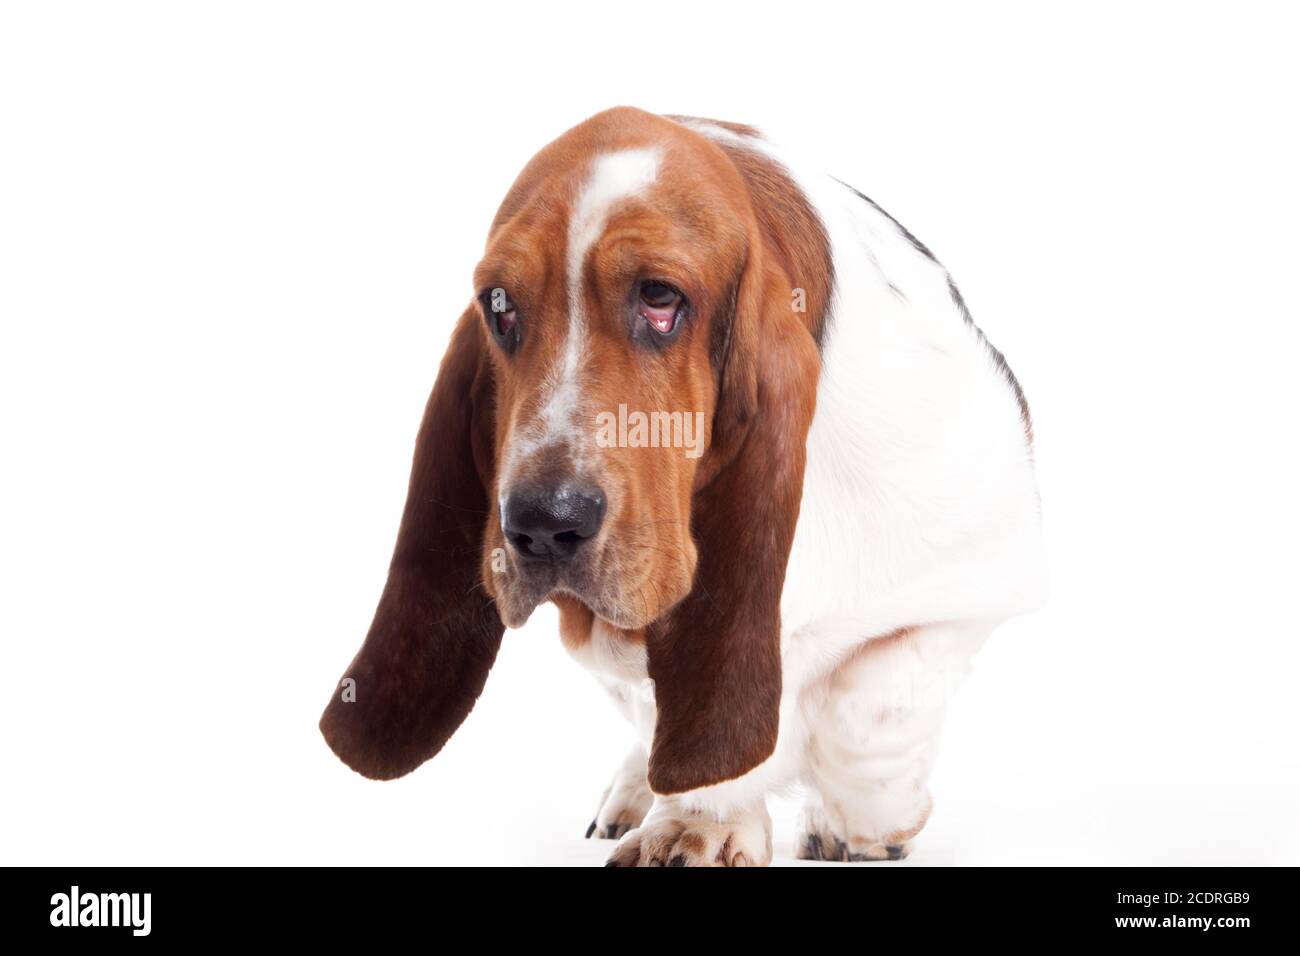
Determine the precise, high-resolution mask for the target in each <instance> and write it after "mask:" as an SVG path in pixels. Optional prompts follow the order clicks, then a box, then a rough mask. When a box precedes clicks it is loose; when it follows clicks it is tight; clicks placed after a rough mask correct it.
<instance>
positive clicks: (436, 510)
mask: <svg viewBox="0 0 1300 956" xmlns="http://www.w3.org/2000/svg"><path fill="white" fill-rule="evenodd" d="M477 322H478V317H477V312H476V310H474V309H473V308H472V307H471V308H470V309H469V310H468V311H467V312H466V313H465V314H464V315H462V316H461V318H460V321H459V323H458V324H457V326H456V331H455V332H454V333H453V335H452V340H451V346H450V347H449V348H448V350H447V354H446V356H445V357H444V358H443V360H442V368H441V370H440V371H439V372H438V380H437V382H436V383H435V384H434V386H433V394H432V395H431V396H430V397H429V403H428V405H427V407H426V408H425V412H424V421H423V423H422V424H421V425H420V434H419V437H418V438H417V439H416V442H415V461H414V464H413V466H412V469H411V483H410V489H409V491H408V492H407V499H406V509H405V511H404V512H403V514H402V524H401V528H400V530H399V531H398V534H397V546H396V548H395V549H394V552H393V560H392V564H391V565H390V567H389V571H388V582H387V584H385V585H384V591H383V594H382V596H381V597H380V599H379V608H378V610H376V612H375V620H374V623H373V624H371V626H370V632H369V634H367V635H366V640H365V643H364V644H363V645H362V646H361V650H360V652H358V654H357V656H356V659H355V660H353V661H352V664H351V666H350V667H349V668H348V669H347V671H346V672H345V673H344V675H343V679H342V680H341V681H340V684H339V686H338V687H337V688H336V689H335V692H334V696H333V698H332V699H331V700H330V702H329V706H327V707H326V708H325V713H324V715H322V717H321V721H320V729H321V733H323V734H324V735H325V740H326V742H327V743H328V744H329V745H330V747H331V748H332V749H333V750H334V752H335V753H336V754H338V756H339V757H340V758H341V759H342V760H343V762H344V763H346V764H347V765H348V766H349V767H351V768H352V769H353V770H355V771H357V772H358V773H360V774H362V775H364V776H366V777H372V778H375V779H380V780H387V779H391V778H393V777H400V776H401V775H402V774H404V773H407V772H409V771H411V770H413V769H415V768H416V767H418V766H419V765H420V764H422V763H424V761H426V760H428V759H429V758H430V757H432V756H433V755H434V754H436V753H437V752H438V751H439V750H440V749H442V745H443V744H444V743H446V742H447V739H448V738H449V737H450V736H451V735H452V733H453V732H455V730H456V728H457V727H459V726H460V723H461V721H463V720H464V719H465V716H466V715H467V714H468V713H469V712H470V709H471V708H472V707H473V706H474V701H475V700H477V699H478V695H479V693H480V692H481V691H482V690H483V683H484V681H486V680H487V674H488V670H489V669H490V668H491V667H492V662H493V661H494V660H495V659H496V654H497V649H498V648H499V647H500V645H501V634H502V630H503V628H502V625H501V619H500V618H499V617H498V616H497V611H496V605H495V604H494V603H493V601H492V599H491V598H490V597H489V596H488V595H487V593H486V592H485V591H484V590H483V586H482V584H481V583H480V565H481V559H482V554H481V551H482V547H483V533H484V529H485V527H486V522H487V516H488V503H487V490H486V489H487V488H488V487H490V486H491V482H492V475H493V453H492V430H493V386H492V377H491V376H492V372H491V364H490V362H489V361H488V358H487V356H486V354H485V349H484V343H483V336H482V334H481V333H482V330H481V329H479V328H477V327H476V324H477Z"/></svg>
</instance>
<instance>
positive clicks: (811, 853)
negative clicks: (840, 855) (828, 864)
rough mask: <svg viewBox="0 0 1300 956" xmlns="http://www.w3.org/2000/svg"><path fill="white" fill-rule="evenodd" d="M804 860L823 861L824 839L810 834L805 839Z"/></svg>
mask: <svg viewBox="0 0 1300 956" xmlns="http://www.w3.org/2000/svg"><path fill="white" fill-rule="evenodd" d="M803 858H804V859H805V860H820V859H822V838H821V837H820V836H818V835H817V834H816V833H809V834H808V835H807V836H805V837H804V838H803Z"/></svg>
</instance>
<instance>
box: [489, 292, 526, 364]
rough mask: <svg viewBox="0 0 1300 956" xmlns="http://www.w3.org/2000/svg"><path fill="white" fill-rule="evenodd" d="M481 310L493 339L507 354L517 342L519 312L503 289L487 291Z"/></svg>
mask: <svg viewBox="0 0 1300 956" xmlns="http://www.w3.org/2000/svg"><path fill="white" fill-rule="evenodd" d="M483 310H484V312H485V313H486V314H487V321H488V327H489V328H490V329H491V330H492V335H493V337H494V338H495V339H496V340H497V341H498V342H499V343H500V344H501V347H502V348H504V349H505V350H506V351H507V352H509V351H511V350H513V349H514V347H515V345H516V343H517V342H518V340H519V311H518V309H516V308H515V304H514V302H513V301H512V300H511V298H510V296H509V295H507V294H506V290H505V289H489V290H487V291H486V292H484V293H483Z"/></svg>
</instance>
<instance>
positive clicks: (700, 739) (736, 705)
mask: <svg viewBox="0 0 1300 956" xmlns="http://www.w3.org/2000/svg"><path fill="white" fill-rule="evenodd" d="M790 293H791V290H790V281H789V279H787V278H786V277H785V276H784V275H783V274H782V272H781V271H780V270H778V269H765V268H764V266H763V264H762V263H761V262H758V261H755V260H753V259H751V262H750V264H749V267H748V269H747V274H746V277H745V278H744V279H743V281H742V283H741V285H740V293H739V295H738V298H737V305H736V311H735V316H734V318H733V320H732V323H731V325H732V328H731V329H730V330H729V336H728V338H729V342H728V344H727V355H726V361H725V363H723V365H722V368H721V383H720V389H719V400H718V407H717V410H716V412H715V415H714V424H713V432H712V438H711V441H710V449H709V453H708V455H707V456H706V458H705V459H704V460H703V461H702V463H701V478H702V480H703V481H704V482H705V484H703V486H702V487H700V488H699V490H697V492H696V494H695V498H694V502H693V506H692V515H691V528H692V533H693V535H694V537H695V541H696V545H697V548H698V552H699V560H698V564H697V567H696V572H695V580H694V586H693V588H692V590H691V593H690V594H689V595H688V596H687V597H686V598H685V600H683V601H682V602H681V603H680V604H678V605H677V607H675V608H674V609H673V611H672V612H671V613H670V614H669V615H668V616H667V617H665V618H663V619H661V620H660V621H657V622H656V623H655V624H653V625H651V626H650V627H649V628H647V630H646V646H647V650H648V657H649V661H648V663H649V673H650V676H651V678H653V680H654V682H655V703H656V707H657V712H658V715H657V718H656V723H655V734H654V744H653V748H652V750H651V754H650V787H651V789H652V790H654V791H655V792H656V793H661V794H669V793H680V792H682V791H685V790H693V789H696V788H698V787H703V786H707V785H710V784H715V783H721V782H722V781H724V780H730V779H733V778H735V777H738V776H740V775H741V774H743V773H745V772H746V771H748V770H751V769H753V768H754V767H755V766H757V765H758V764H759V763H761V762H762V761H763V760H765V759H766V758H767V757H768V756H770V755H771V753H772V751H773V749H774V748H775V746H776V736H777V726H778V710H779V707H780V701H781V609H780V602H781V587H782V584H783V582H784V581H785V569H786V563H787V562H788V560H789V557H790V547H791V544H792V542H793V540H794V529H795V523H796V522H797V520H798V516H799V500H800V496H801V494H802V490H803V470H804V458H805V448H804V446H805V443H806V440H807V434H808V426H809V424H810V423H811V421H812V415H813V407H814V404H815V402H816V382H817V374H818V367H819V361H820V360H819V356H818V352H817V345H816V342H815V341H814V339H813V337H812V334H811V333H810V332H809V331H808V328H807V327H806V326H805V324H804V323H803V322H802V321H801V320H800V317H799V315H797V314H795V313H793V312H792V311H791V310H790V306H789V303H790V298H791V295H790Z"/></svg>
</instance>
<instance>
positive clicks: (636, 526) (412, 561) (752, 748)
mask: <svg viewBox="0 0 1300 956" xmlns="http://www.w3.org/2000/svg"><path fill="white" fill-rule="evenodd" d="M829 261H830V257H829V250H828V248H827V240H826V236H825V232H824V229H823V228H822V226H821V223H820V222H819V221H818V220H817V217H816V215H815V214H814V213H813V212H812V210H811V209H810V207H809V206H808V203H807V201H806V200H805V199H804V197H803V195H802V193H801V192H800V191H799V189H798V188H797V187H796V186H795V184H794V183H793V182H792V181H791V180H790V178H789V176H788V174H787V173H786V172H785V171H784V170H783V169H782V168H781V167H780V166H779V165H777V164H776V163H775V162H774V161H773V160H771V159H770V158H768V157H767V156H766V154H765V153H763V151H762V150H761V148H760V146H759V144H758V141H757V140H756V139H754V136H753V133H752V131H750V130H747V129H745V128H742V127H732V126H725V125H722V124H714V123H707V122H703V121H688V120H672V119H667V118H663V117H658V116H653V115H651V114H648V113H644V112H641V111H639V110H633V109H616V110H610V111H608V112H605V113H602V114H599V115H598V116H596V117H593V118H592V119H591V120H588V121H587V122H586V123H583V124H582V125H580V126H578V127H576V128H575V129H573V130H570V131H569V132H568V133H566V134H565V135H564V136H562V137H560V139H558V140H556V141H555V142H554V143H552V144H551V145H549V146H547V147H546V148H545V149H543V150H542V151H541V152H540V153H539V154H538V155H537V156H536V157H535V158H534V159H533V160H532V162H530V163H529V164H528V166H527V167H526V168H525V169H524V170H523V172H522V173H521V174H520V176H519V178H518V180H517V181H516V182H515V184H514V186H513V187H512V188H511V190H510V192H509V194H508V195H507V196H506V198H505V201H504V202H503V203H502V206H501V208H500V210H499V211H498V213H497V216H496V218H495V220H494V221H493V224H492V228H491V231H490V234H489V237H488V242H487V247H486V250H485V253H484V255H483V257H482V260H481V261H480V263H479V265H478V267H477V268H476V269H475V272H474V301H473V303H472V304H471V306H470V307H469V309H467V310H466V312H465V313H464V314H463V315H462V316H461V319H460V322H459V324H458V326H457V329H456V332H455V334H454V337H453V340H452V343H451V347H450V349H449V351H448V354H447V356H446V357H445V358H444V360H443V367H442V371H441V372H440V374H439V377H438V381H437V384H436V385H435V387H434V393H433V396H432V397H431V399H430V404H429V407H428V409H427V411H426V415H425V421H424V424H423V426H422V428H421V434H420V437H419V439H418V440H417V448H416V459H415V465H414V469H413V472H412V477H411V488H410V494H409V497H408V501H407V507H406V512H405V514H404V516H403V522H402V528H401V532H400V534H399V538H398V543H397V548H396V552H395V554H394V559H393V566H392V569H391V571H390V576H389V581H388V585H387V587H386V588H385V593H384V596H383V598H382V599H381V602H380V607H379V611H378V612H377V614H376V619H375V623H374V625H373V626H372V629H371V633H370V635H369V636H368V638H367V641H366V644H365V645H364V646H363V648H362V650H361V653H360V654H358V656H357V659H356V660H355V661H354V662H353V665H352V668H351V669H350V670H349V672H348V674H347V675H346V677H347V678H348V679H349V680H350V681H352V682H353V683H352V684H351V685H350V686H351V689H352V693H353V698H354V699H352V700H345V699H344V696H343V695H342V694H340V695H339V696H338V699H336V700H335V701H333V702H332V703H331V704H330V706H329V708H327V710H326V713H325V716H324V718H323V720H322V729H323V730H324V732H325V735H326V738H327V739H328V740H329V742H330V744H331V746H333V747H334V748H335V750H336V751H337V752H338V753H339V755H340V756H341V757H342V758H343V759H344V760H345V761H346V762H348V763H349V764H350V765H351V766H353V767H354V768H356V769H358V770H360V771H361V772H362V773H365V774H367V775H369V776H377V777H390V776H396V775H399V774H401V773H405V772H406V771H408V770H410V769H412V768H413V767H414V766H416V765H418V764H419V763H420V762H422V761H423V760H424V759H427V758H428V757H429V756H432V755H433V753H436V752H437V750H438V749H439V748H440V747H441V745H442V743H443V742H444V741H445V740H446V739H447V737H448V736H450V734H451V733H452V731H454V729H455V727H456V726H457V725H458V724H459V723H460V721H461V720H462V719H463V718H464V716H465V714H466V713H468V711H469V709H470V707H471V706H472V705H473V701H474V699H475V698H476V697H477V695H478V693H479V691H480V690H481V688H482V685H483V682H484V680H485V679H486V675H487V672H488V669H489V668H490V666H491V663H492V660H493V658H494V656H495V653H496V648H497V646H498V643H499V641H500V636H501V630H502V623H503V622H504V624H505V625H508V626H512V627H514V626H519V625H521V624H523V622H524V621H525V620H527V618H528V616H529V615H530V614H531V613H532V611H533V609H534V608H535V607H536V606H537V605H538V604H539V603H540V602H542V601H544V600H547V599H549V598H556V597H559V596H561V595H564V596H566V597H567V598H569V599H570V600H574V601H577V602H580V603H581V604H583V605H585V606H586V607H587V608H589V609H590V610H591V611H592V613H594V614H595V615H596V616H597V617H599V618H601V619H603V620H605V621H607V622H608V623H610V624H612V625H614V626H615V627H618V628H622V629H625V630H644V632H645V640H646V646H647V652H648V663H649V670H650V676H651V677H652V678H654V680H655V688H656V703H657V707H658V720H657V724H656V734H655V745H654V751H653V753H652V756H651V783H652V786H654V788H655V789H656V790H657V791H659V792H677V791H680V790H685V789H691V788H694V787H698V786H702V785H705V784H709V783H715V782H718V781H721V780H725V779H729V778H731V777H734V776H737V775H738V774H740V773H743V772H744V771H745V770H747V769H749V768H751V767H753V766H754V765H756V764H757V763H758V762H760V761H761V760H762V759H763V758H764V757H766V756H767V755H768V754H769V753H770V752H771V749H772V746H773V745H774V743H775V739H776V722H777V705H778V702H779V697H780V664H779V632H780V621H779V599H780V592H781V585H782V581H783V579H784V574H785V565H786V561H787V559H788V556H789V549H790V543H791V540H792V538H793V533H794V526H795V522H796V520H797V515H798V504H799V495H800V490H801V486H802V478H803V461H804V443H805V439H806V434H807V429H808V425H809V422H810V421H811V418H812V413H813V404H814V401H815V388H816V380H817V372H818V354H817V344H816V342H817V338H818V336H819V335H820V325H821V321H822V316H823V314H824V311H825V307H826V303H827V299H828V297H829V291H830V284H831V276H830V270H829Z"/></svg>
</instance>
